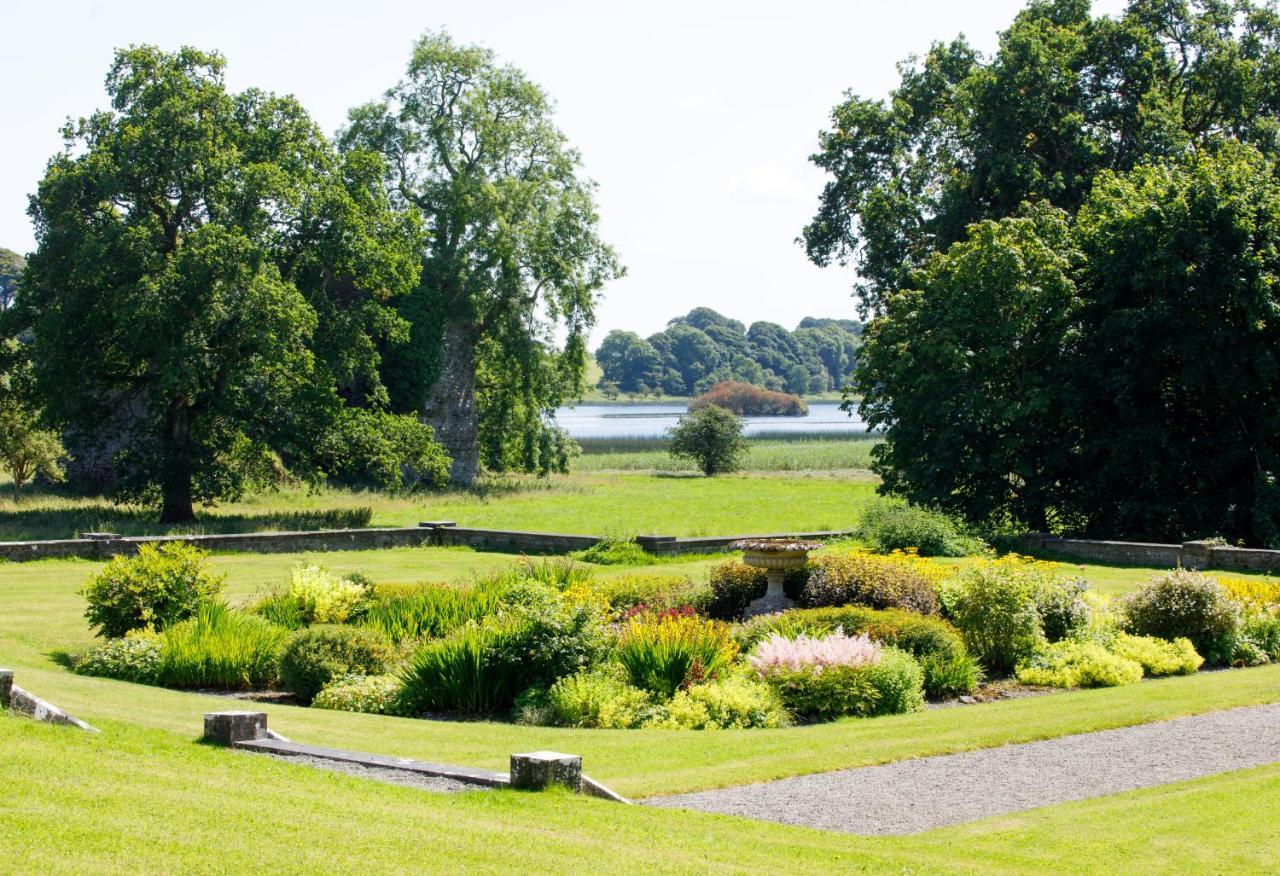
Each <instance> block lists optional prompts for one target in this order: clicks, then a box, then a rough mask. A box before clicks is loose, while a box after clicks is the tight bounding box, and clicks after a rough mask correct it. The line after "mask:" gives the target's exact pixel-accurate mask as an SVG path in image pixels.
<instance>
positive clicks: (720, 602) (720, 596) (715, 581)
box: [706, 560, 769, 621]
mask: <svg viewBox="0 0 1280 876" xmlns="http://www.w3.org/2000/svg"><path fill="white" fill-rule="evenodd" d="M710 578H711V599H710V601H709V602H708V603H707V606H706V612H707V614H708V616H710V617H713V618H716V619H717V620H725V621H733V620H740V619H741V618H742V616H743V615H745V614H746V613H747V606H749V605H751V603H752V602H754V601H755V600H757V599H759V598H760V597H762V596H764V595H765V592H766V591H767V590H768V589H769V576H768V573H766V572H765V570H764V569H758V568H756V567H755V566H748V565H747V564H746V563H744V562H741V561H739V560H729V561H728V562H724V563H720V564H719V565H716V566H712V567H711V575H710Z"/></svg>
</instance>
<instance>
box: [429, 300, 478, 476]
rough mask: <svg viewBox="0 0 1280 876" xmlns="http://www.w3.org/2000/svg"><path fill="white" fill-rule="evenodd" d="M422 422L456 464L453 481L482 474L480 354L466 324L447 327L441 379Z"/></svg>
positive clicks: (432, 388)
mask: <svg viewBox="0 0 1280 876" xmlns="http://www.w3.org/2000/svg"><path fill="white" fill-rule="evenodd" d="M422 421H423V422H424V423H427V424H429V425H430V426H431V428H433V429H434V430H435V433H436V440H437V441H439V442H440V443H441V444H442V445H444V449H445V451H446V452H447V453H448V454H449V458H450V459H452V460H453V465H452V467H451V468H450V470H449V479H450V480H451V481H452V482H453V483H455V484H460V485H463V486H465V485H468V484H471V483H472V482H474V481H475V479H476V476H477V475H478V474H479V473H480V444H479V434H480V415H479V411H478V410H477V409H476V351H475V347H474V346H472V343H471V330H470V327H469V326H468V325H467V324H466V323H464V322H451V323H449V324H448V325H446V326H445V330H444V347H443V349H442V350H441V353H440V377H439V378H438V379H437V380H436V382H435V385H434V386H432V387H431V390H430V391H429V392H428V393H427V399H426V402H425V403H424V404H423V406H422Z"/></svg>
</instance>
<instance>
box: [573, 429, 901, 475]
mask: <svg viewBox="0 0 1280 876" xmlns="http://www.w3.org/2000/svg"><path fill="white" fill-rule="evenodd" d="M579 443H580V444H581V445H582V456H579V457H577V458H576V459H574V461H573V470H574V471H583V472H586V471H687V472H693V471H694V467H693V465H692V464H691V463H690V462H689V461H688V460H677V459H672V458H671V456H670V455H669V454H668V453H667V450H666V442H665V441H664V440H663V439H660V438H598V439H590V440H586V439H584V440H582V441H580V442H579ZM878 443H879V439H878V438H870V437H860V438H850V437H849V436H848V435H823V434H821V433H819V434H814V435H788V436H785V437H783V436H768V435H765V436H761V437H759V438H752V439H750V440H749V441H748V442H747V453H746V456H745V457H744V459H743V468H744V470H745V471H749V472H769V471H774V472H781V471H793V472H813V471H847V472H859V473H862V476H863V477H868V476H870V475H869V470H870V468H871V448H873V447H875V446H876V444H878Z"/></svg>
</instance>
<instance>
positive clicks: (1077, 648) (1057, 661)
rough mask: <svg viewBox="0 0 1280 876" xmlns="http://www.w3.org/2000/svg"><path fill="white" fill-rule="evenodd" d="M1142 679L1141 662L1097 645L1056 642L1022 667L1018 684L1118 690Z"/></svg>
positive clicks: (1034, 655)
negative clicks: (1119, 686) (1124, 685)
mask: <svg viewBox="0 0 1280 876" xmlns="http://www.w3.org/2000/svg"><path fill="white" fill-rule="evenodd" d="M1141 680H1142V664H1141V663H1139V662H1137V661H1136V660H1130V659H1128V658H1126V657H1122V656H1119V655H1117V654H1113V653H1111V652H1110V651H1108V650H1107V649H1106V648H1103V647H1102V646H1101V645H1098V644H1095V643H1093V642H1071V641H1065V642H1055V643H1054V644H1052V645H1046V646H1045V647H1044V648H1042V649H1041V650H1039V651H1036V652H1035V653H1034V654H1032V655H1031V656H1030V657H1028V658H1026V659H1024V660H1023V661H1022V662H1020V663H1019V664H1018V681H1020V682H1022V683H1023V684H1035V685H1043V686H1045V687H1116V686H1118V685H1122V684H1133V683H1134V682H1136V681H1141Z"/></svg>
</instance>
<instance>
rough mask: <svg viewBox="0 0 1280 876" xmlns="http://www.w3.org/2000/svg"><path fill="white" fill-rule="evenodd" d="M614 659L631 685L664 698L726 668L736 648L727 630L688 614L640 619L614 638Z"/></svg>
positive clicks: (719, 625) (724, 626)
mask: <svg viewBox="0 0 1280 876" xmlns="http://www.w3.org/2000/svg"><path fill="white" fill-rule="evenodd" d="M614 653H615V657H616V659H617V660H618V662H619V663H621V664H622V666H623V668H625V669H626V670H627V675H628V677H629V679H630V681H631V683H632V684H634V685H635V686H636V687H639V688H643V689H644V690H648V691H651V692H653V693H656V694H658V695H659V696H662V697H664V698H668V697H671V696H672V695H674V694H675V692H676V691H677V690H678V689H679V688H680V687H682V686H684V685H686V684H693V683H697V682H699V681H702V680H703V679H713V678H716V677H717V676H719V675H720V674H721V673H723V672H724V671H725V670H727V669H728V667H729V665H730V664H731V663H732V662H733V659H734V657H736V656H737V653H738V647H737V645H736V643H735V642H734V641H733V638H732V636H731V635H730V633H729V627H728V626H727V625H725V624H723V623H720V622H719V621H707V620H703V619H702V618H699V617H697V616H688V615H670V614H668V615H662V616H654V615H641V616H639V617H633V618H631V619H630V620H628V621H627V622H626V623H625V624H624V625H623V627H622V630H621V632H620V633H619V635H618V641H617V644H616V647H615V652H614Z"/></svg>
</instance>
